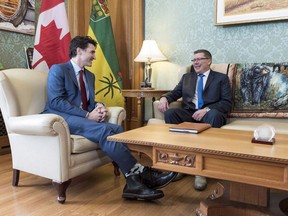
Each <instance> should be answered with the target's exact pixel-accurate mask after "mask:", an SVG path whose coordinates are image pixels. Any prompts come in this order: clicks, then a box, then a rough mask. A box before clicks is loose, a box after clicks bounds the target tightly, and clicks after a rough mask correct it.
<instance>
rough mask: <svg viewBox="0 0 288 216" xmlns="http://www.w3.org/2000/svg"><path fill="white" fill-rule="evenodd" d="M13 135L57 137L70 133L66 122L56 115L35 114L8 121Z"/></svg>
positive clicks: (12, 118)
mask: <svg viewBox="0 0 288 216" xmlns="http://www.w3.org/2000/svg"><path fill="white" fill-rule="evenodd" d="M8 124H9V129H10V132H11V133H15V134H21V135H39V136H56V135H58V134H59V133H63V132H64V133H66V134H67V133H68V134H67V135H70V134H69V128H68V125H67V123H66V121H65V120H64V119H63V118H62V117H61V116H58V115H55V114H35V115H26V116H17V117H11V118H9V121H8Z"/></svg>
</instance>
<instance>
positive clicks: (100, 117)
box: [88, 104, 108, 122]
mask: <svg viewBox="0 0 288 216" xmlns="http://www.w3.org/2000/svg"><path fill="white" fill-rule="evenodd" d="M107 114H108V110H107V109H106V107H105V106H104V105H102V104H99V105H97V106H96V107H95V109H94V110H92V111H91V112H90V113H89V115H88V119H90V120H93V121H96V122H104V121H105V120H106V117H107Z"/></svg>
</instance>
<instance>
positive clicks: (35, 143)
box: [0, 69, 126, 203]
mask: <svg viewBox="0 0 288 216" xmlns="http://www.w3.org/2000/svg"><path fill="white" fill-rule="evenodd" d="M46 80H47V73H43V72H38V71H34V70H30V69H8V70H3V71H0V108H1V111H2V115H3V118H4V122H5V126H6V129H7V133H8V137H9V142H10V146H11V153H12V163H13V180H12V185H13V186H17V185H18V182H19V174H20V171H24V172H28V173H31V174H34V175H38V176H42V177H45V178H48V179H51V180H52V182H53V185H54V186H55V188H56V189H57V191H58V202H59V203H64V202H65V200H66V189H67V187H68V186H69V184H70V183H71V179H72V178H74V177H76V176H79V175H81V174H83V173H85V172H88V171H90V170H92V169H93V168H95V167H98V166H102V165H105V164H107V163H111V162H112V161H111V159H110V158H109V157H108V156H106V155H105V153H104V152H102V151H101V149H99V147H98V144H97V143H93V142H91V141H89V140H87V139H85V138H84V137H81V136H75V135H70V132H69V129H68V126H67V123H66V122H65V120H64V119H63V118H62V117H60V116H58V115H54V114H39V113H40V112H41V111H42V110H43V109H44V106H45V102H46V99H47V92H46ZM108 110H109V112H108V113H109V114H108V116H109V122H111V123H115V124H121V123H122V121H123V120H124V119H125V117H126V113H125V110H124V109H123V108H122V107H108ZM114 165H115V164H114ZM114 173H115V174H116V175H119V174H120V173H119V169H118V166H117V165H116V166H115V169H114Z"/></svg>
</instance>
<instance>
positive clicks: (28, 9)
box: [0, 0, 35, 35]
mask: <svg viewBox="0 0 288 216" xmlns="http://www.w3.org/2000/svg"><path fill="white" fill-rule="evenodd" d="M34 17H35V0H0V30H6V31H12V32H18V33H22V34H29V35H34V32H35V25H34V22H35V20H34V19H35V18H34Z"/></svg>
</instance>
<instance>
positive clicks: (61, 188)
mask: <svg viewBox="0 0 288 216" xmlns="http://www.w3.org/2000/svg"><path fill="white" fill-rule="evenodd" d="M52 184H53V185H54V187H55V189H56V190H57V192H58V197H57V200H58V202H59V203H60V204H64V203H65V201H66V190H67V188H68V186H69V185H70V184H71V179H69V180H68V181H66V182H62V183H59V182H56V181H52Z"/></svg>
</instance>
